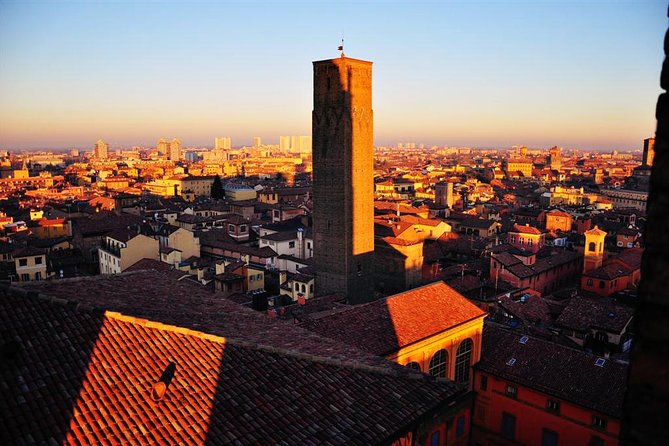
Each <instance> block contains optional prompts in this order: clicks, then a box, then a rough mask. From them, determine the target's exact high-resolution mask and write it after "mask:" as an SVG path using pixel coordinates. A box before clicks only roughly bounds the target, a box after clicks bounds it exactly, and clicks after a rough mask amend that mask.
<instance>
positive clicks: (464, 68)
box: [0, 1, 666, 150]
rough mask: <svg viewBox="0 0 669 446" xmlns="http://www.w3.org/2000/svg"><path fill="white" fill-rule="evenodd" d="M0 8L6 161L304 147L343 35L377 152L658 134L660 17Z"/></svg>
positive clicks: (627, 10) (637, 8)
mask: <svg viewBox="0 0 669 446" xmlns="http://www.w3.org/2000/svg"><path fill="white" fill-rule="evenodd" d="M0 9H1V10H2V12H3V14H0V25H1V26H0V54H2V56H0V63H1V64H2V66H3V70H0V148H2V149H10V150H11V149H37V148H41V149H57V148H71V147H80V148H81V147H89V148H91V149H92V147H93V144H94V142H95V141H97V140H98V139H103V140H105V141H106V142H108V143H109V145H110V147H112V148H115V147H128V146H135V145H138V146H153V145H154V144H155V141H156V140H157V139H158V138H159V137H163V136H164V137H167V138H172V137H175V136H176V137H178V138H179V139H180V140H182V141H183V143H184V146H185V147H194V146H207V147H208V146H211V145H212V144H213V138H214V137H215V136H220V135H228V136H230V137H232V140H233V145H235V146H238V145H250V144H251V141H252V138H253V137H254V136H262V138H263V141H274V142H278V139H279V136H281V135H286V134H292V135H308V134H310V131H309V129H310V126H311V99H312V98H311V90H310V88H305V85H309V77H310V70H311V64H310V61H311V60H316V59H320V58H323V59H327V58H331V57H336V56H337V52H336V47H337V45H338V44H339V39H340V38H341V37H342V35H343V37H344V39H345V52H346V54H347V55H349V56H351V57H359V58H370V59H373V60H374V61H375V72H376V73H377V75H376V77H377V80H376V81H375V92H374V95H375V96H374V102H375V110H374V111H375V117H376V129H375V130H376V132H375V133H376V137H375V141H374V144H375V145H392V144H395V143H397V142H398V141H416V142H418V143H425V144H427V145H428V146H429V145H451V146H472V147H510V146H511V145H514V144H524V145H527V146H529V147H550V146H553V145H559V146H562V147H565V148H571V147H578V148H581V149H599V150H609V149H610V150H613V149H622V150H625V149H635V148H640V147H641V145H642V141H643V139H644V138H646V137H648V136H652V134H653V131H654V122H655V121H654V101H655V98H656V97H657V94H658V92H659V87H658V82H657V79H658V77H659V71H660V67H661V64H662V48H661V43H660V42H661V41H662V34H663V31H664V28H665V26H666V19H664V17H663V14H664V12H665V9H666V5H665V4H664V3H662V2H650V1H649V2H617V3H601V2H591V3H587V4H585V5H582V4H575V3H571V2H566V3H564V2H562V3H559V2H540V3H537V4H525V3H523V4H520V3H516V2H491V3H486V4H482V3H474V4H464V3H460V2H449V3H446V4H434V3H421V4H419V5H407V4H399V3H381V2H370V3H366V4H364V5H355V4H343V5H326V4H323V3H318V4H304V3H301V4H285V3H266V4H262V5H261V4H250V5H241V4H235V3H218V4H209V3H197V4H195V5H188V6H186V5H184V4H157V3H141V4H139V5H129V4H116V3H97V4H68V3H55V4H28V5H25V4H18V3H3V5H2V6H0ZM280 25H283V26H280ZM305 36H308V38H305Z"/></svg>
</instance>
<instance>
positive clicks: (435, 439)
mask: <svg viewBox="0 0 669 446" xmlns="http://www.w3.org/2000/svg"><path fill="white" fill-rule="evenodd" d="M329 80H330V79H328V81H329ZM440 440H441V438H440V435H439V431H436V432H432V436H431V437H430V446H440Z"/></svg>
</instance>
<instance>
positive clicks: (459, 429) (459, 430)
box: [455, 415, 465, 438]
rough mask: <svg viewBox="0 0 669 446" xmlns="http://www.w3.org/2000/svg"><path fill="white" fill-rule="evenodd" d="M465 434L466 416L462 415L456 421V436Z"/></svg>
mask: <svg viewBox="0 0 669 446" xmlns="http://www.w3.org/2000/svg"><path fill="white" fill-rule="evenodd" d="M464 434H465V416H464V415H460V416H459V417H458V421H456V423H455V436H456V437H458V438H459V437H462V436H463V435H464Z"/></svg>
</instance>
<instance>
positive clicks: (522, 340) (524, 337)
mask: <svg viewBox="0 0 669 446" xmlns="http://www.w3.org/2000/svg"><path fill="white" fill-rule="evenodd" d="M529 339H530V338H528V337H527V336H523V337H521V338H520V341H519V342H520V343H521V344H527V341H528V340H529Z"/></svg>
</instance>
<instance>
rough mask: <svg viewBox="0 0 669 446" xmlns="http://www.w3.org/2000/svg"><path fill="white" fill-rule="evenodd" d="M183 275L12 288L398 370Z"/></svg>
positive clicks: (141, 274) (145, 274) (148, 272)
mask: <svg viewBox="0 0 669 446" xmlns="http://www.w3.org/2000/svg"><path fill="white" fill-rule="evenodd" d="M184 277H188V274H186V273H184V272H183V271H178V270H170V271H160V272H159V271H155V270H153V269H144V270H142V271H134V272H125V273H122V274H114V275H104V276H92V277H78V278H72V279H61V280H54V281H38V282H25V283H20V284H17V285H16V286H17V287H19V288H20V289H23V290H26V291H33V292H36V293H39V294H42V295H46V296H50V297H54V298H58V299H65V300H69V301H74V302H78V303H79V305H80V306H81V307H85V308H93V309H104V310H111V311H117V312H121V313H123V314H126V315H129V316H135V317H140V318H145V319H151V320H155V321H160V322H163V323H165V324H169V325H176V326H180V327H187V328H190V329H193V330H198V331H203V332H207V333H211V334H216V335H219V336H226V337H236V338H239V339H243V340H246V341H249V342H252V343H255V344H264V345H266V344H271V345H274V346H277V347H281V348H285V349H290V350H295V351H299V352H301V353H303V354H307V355H317V356H318V355H321V356H323V355H324V356H327V357H331V358H336V359H338V360H340V361H343V362H348V361H350V362H362V363H365V364H367V365H370V366H373V367H386V368H393V367H399V368H402V367H400V366H397V365H396V364H394V363H392V362H389V361H385V360H382V359H380V358H376V357H374V356H369V354H367V353H365V352H363V351H361V350H359V349H356V348H353V347H351V346H349V345H346V344H342V343H340V342H335V341H332V340H330V339H326V338H323V337H322V336H318V335H316V334H315V333H312V332H310V331H308V330H305V329H302V328H300V327H298V326H296V325H294V324H293V323H292V320H291V321H290V323H288V324H286V323H284V322H281V321H277V320H270V319H268V318H267V317H266V316H264V315H263V314H261V313H259V312H256V311H253V310H251V309H249V308H245V307H241V306H240V305H238V304H236V303H234V302H230V301H229V300H227V299H221V298H220V297H219V296H218V295H216V294H214V293H213V292H212V291H209V290H208V289H207V288H205V287H203V286H201V285H199V284H198V283H195V282H193V281H190V280H185V279H183V278H184Z"/></svg>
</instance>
